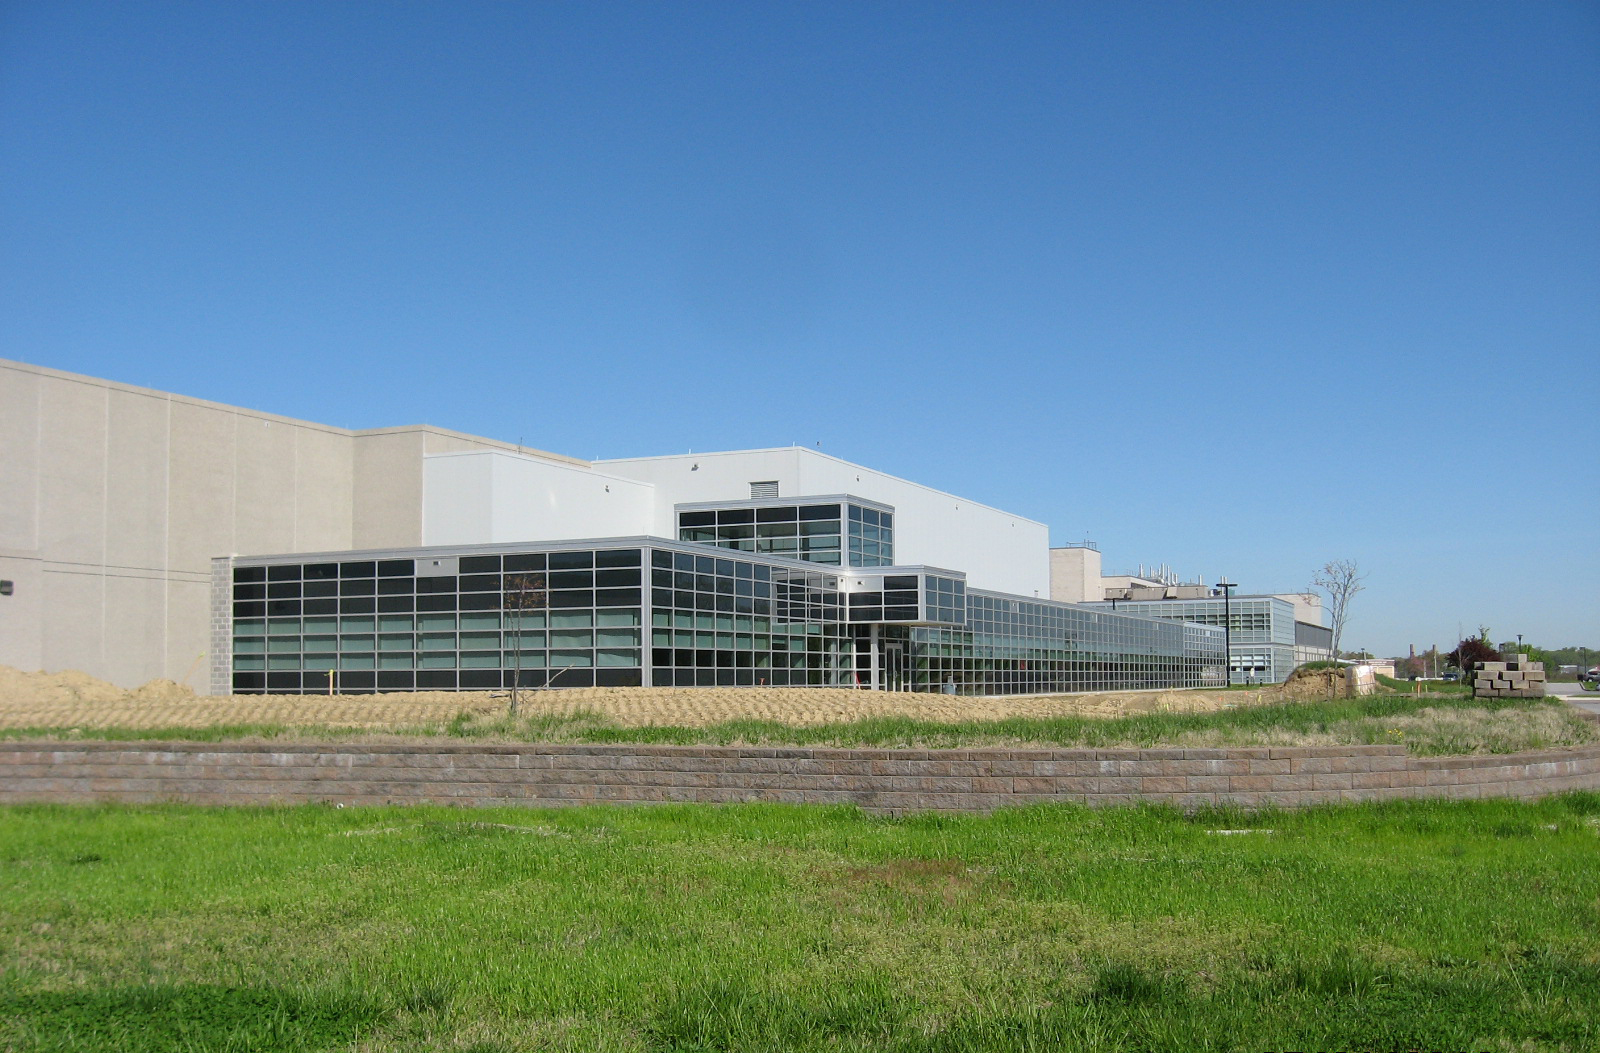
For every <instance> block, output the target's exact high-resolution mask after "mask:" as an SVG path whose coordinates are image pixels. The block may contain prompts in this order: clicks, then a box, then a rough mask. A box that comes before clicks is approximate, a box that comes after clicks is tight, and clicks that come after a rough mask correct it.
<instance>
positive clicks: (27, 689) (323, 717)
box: [0, 666, 1325, 729]
mask: <svg viewBox="0 0 1600 1053" xmlns="http://www.w3.org/2000/svg"><path fill="white" fill-rule="evenodd" d="M1324 691H1325V689H1324ZM1324 697H1325V696H1324ZM523 698H524V701H523V705H522V711H523V713H524V714H527V715H533V714H540V713H548V714H554V715H564V714H572V713H576V712H580V711H587V712H591V713H599V714H602V715H603V716H605V717H608V718H610V719H611V720H614V721H616V722H617V723H618V724H622V725H626V726H637V725H645V724H679V725H688V726H702V725H706V724H716V723H719V722H721V721H725V720H734V719H739V718H756V719H762V720H774V721H781V722H783V723H786V724H825V723H830V722H834V721H848V720H858V719H861V718H863V717H876V716H912V717H917V718H920V719H923V720H936V721H960V720H998V719H1001V718H1004V717H1054V716H1104V717H1113V716H1120V715H1122V714H1125V713H1149V712H1180V713H1183V712H1209V711H1212V710H1217V709H1222V708H1225V707H1228V706H1239V705H1252V704H1260V703H1264V702H1276V701H1279V699H1280V698H1281V695H1280V693H1279V691H1278V690H1277V689H1263V690H1261V691H1255V692H1249V693H1245V692H1237V691H1235V692H1219V691H1118V692H1102V693H1098V694H1087V695H1014V696H1003V697H995V698H958V697H954V696H950V695H924V694H902V693H889V692H879V691H851V690H847V689H843V688H782V687H769V688H671V687H656V688H651V687H613V688H570V689H564V690H558V691H536V692H530V693H527V694H525V695H524V696H523ZM505 708H506V695H505V693H504V692H473V691H418V692H414V693H413V692H405V693H399V692H397V693H393V694H383V695H332V696H328V695H235V696H231V697H223V698H206V697H202V696H199V695H196V694H195V693H194V692H193V691H191V690H189V689H188V688H186V687H183V686H182V685H179V684H175V683H173V682H172V681H170V680H153V681H151V682H150V683H148V684H145V685H144V686H142V687H139V688H136V689H134V690H131V691H130V690H127V689H125V688H120V687H117V686H115V685H114V684H109V683H106V682H105V681H104V680H97V679H95V678H94V677H92V676H89V675H88V674H86V673H80V672H77V671H73V670H68V671H66V672H60V673H25V672H22V671H21V670H18V669H12V668H10V667H8V666H0V727H10V728H19V727H41V728H43V727H51V728H74V727H77V728H91V727H111V726H114V727H128V728H159V727H201V726H211V725H218V724H284V725H294V726H314V725H331V726H337V727H362V728H372V729H381V728H401V727H410V726H416V725H426V724H436V723H441V722H444V721H448V720H449V719H450V718H452V717H454V716H455V715H456V714H457V713H460V712H462V711H463V710H465V711H469V712H474V713H478V714H489V713H497V712H504V711H505Z"/></svg>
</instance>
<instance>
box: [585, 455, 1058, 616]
mask: <svg viewBox="0 0 1600 1053" xmlns="http://www.w3.org/2000/svg"><path fill="white" fill-rule="evenodd" d="M595 463H596V467H599V468H602V469H604V470H605V471H607V472H614V473H616V474H618V475H624V476H628V477H630V478H635V479H641V480H644V481H646V482H650V483H653V484H655V487H656V495H657V501H658V504H657V511H656V522H655V526H654V528H653V529H652V531H651V532H652V533H655V534H658V535H661V536H666V537H674V536H676V524H675V523H674V521H673V518H672V509H673V506H674V505H675V504H679V503H684V502H692V501H744V500H748V499H749V497H750V484H751V483H753V482H765V481H768V480H773V479H775V480H777V481H778V495H779V496H780V497H805V496H810V495H818V494H854V495H856V496H857V497H865V498H870V499H871V500H874V501H882V502H884V503H885V504H890V505H893V506H894V507H895V523H894V526H895V562H896V563H900V564H903V565H910V564H925V565H928V566H935V567H949V568H951V569H954V570H964V571H966V572H967V580H968V583H969V584H970V585H971V586H972V587H973V588H979V589H992V590H995V591H997V592H1012V593H1017V594H1020V595H1023V596H1034V595H1038V596H1041V597H1048V596H1049V595H1050V531H1049V528H1048V527H1046V526H1045V525H1044V524H1043V523H1038V522H1035V521H1033V520H1031V519H1025V518H1023V517H1022V516H1017V515H1012V514H1011V513H1009V512H1002V511H1000V510H999V509H996V508H990V507H988V506H987V505H981V504H977V503H975V502H973V501H969V500H967V499H965V498H961V497H956V496H955V495H954V494H947V493H944V492H942V491H939V490H934V489H932V488H930V487H926V486H922V485H920V484H918V483H913V482H909V481H907V480H905V479H898V478H896V477H894V476H892V475H886V474H884V473H883V472H878V471H874V470H873V469H871V468H864V467H862V466H861V465H858V464H851V463H850V462H849V461H842V460H840V459H839V458H837V457H830V456H828V455H827V454H824V453H818V452H816V451H815V450H807V449H804V448H802V447H791V448H788V449H778V450H739V451H732V452H721V453H708V454H684V455H682V456H673V457H648V458H641V459H638V460H614V461H597V462H595Z"/></svg>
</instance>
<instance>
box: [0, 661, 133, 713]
mask: <svg viewBox="0 0 1600 1053" xmlns="http://www.w3.org/2000/svg"><path fill="white" fill-rule="evenodd" d="M127 696H128V692H127V691H126V690H125V689H123V688H120V687H118V686H117V685H116V684H112V683H108V682H107V681H105V680H101V679H99V678H98V677H93V676H90V675H89V674H88V673H80V672H79V671H78V670H76V669H63V670H62V671H61V672H59V673H25V672H23V671H22V670H20V669H15V668H12V667H11V666H9V665H0V701H3V702H4V703H6V704H13V703H24V704H29V703H59V702H121V701H122V700H124V699H125V698H127Z"/></svg>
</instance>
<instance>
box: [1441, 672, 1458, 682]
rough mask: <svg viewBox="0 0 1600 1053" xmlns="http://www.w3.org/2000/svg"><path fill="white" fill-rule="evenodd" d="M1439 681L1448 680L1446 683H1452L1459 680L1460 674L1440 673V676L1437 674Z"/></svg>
mask: <svg viewBox="0 0 1600 1053" xmlns="http://www.w3.org/2000/svg"><path fill="white" fill-rule="evenodd" d="M1439 679H1440V680H1448V681H1450V682H1452V683H1454V682H1455V681H1457V680H1460V679H1461V674H1460V673H1441V674H1439Z"/></svg>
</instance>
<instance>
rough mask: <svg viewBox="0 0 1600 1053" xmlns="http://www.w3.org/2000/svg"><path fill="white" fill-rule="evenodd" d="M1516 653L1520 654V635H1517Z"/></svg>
mask: <svg viewBox="0 0 1600 1053" xmlns="http://www.w3.org/2000/svg"><path fill="white" fill-rule="evenodd" d="M1517 653H1518V654H1521V653H1522V634H1521V633H1518V634H1517Z"/></svg>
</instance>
